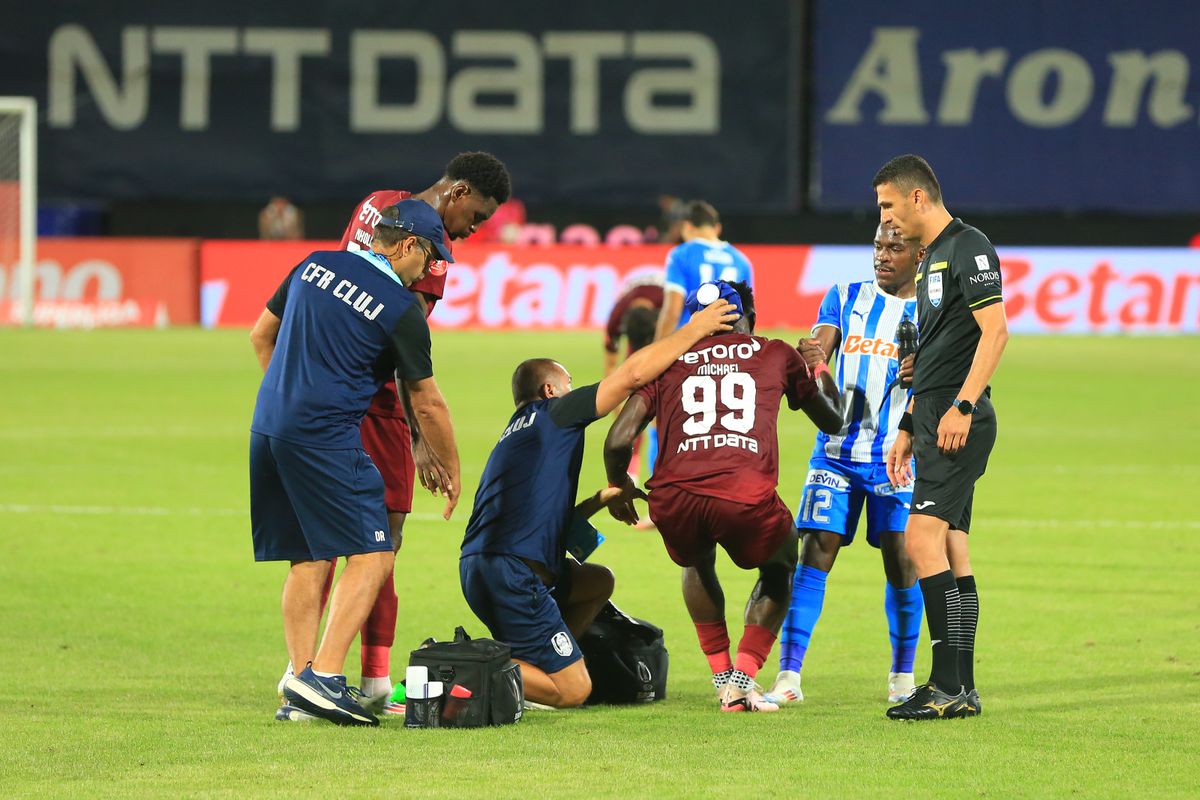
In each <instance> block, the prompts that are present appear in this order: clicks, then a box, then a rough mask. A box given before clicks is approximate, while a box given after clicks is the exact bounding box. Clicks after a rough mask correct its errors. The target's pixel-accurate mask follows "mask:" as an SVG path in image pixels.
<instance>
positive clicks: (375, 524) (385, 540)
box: [250, 433, 392, 561]
mask: <svg viewBox="0 0 1200 800" xmlns="http://www.w3.org/2000/svg"><path fill="white" fill-rule="evenodd" d="M250 526H251V529H252V530H253V532H254V560H255V561H323V560H325V559H329V558H337V557H338V556H353V555H358V554H359V553H377V552H385V551H389V550H391V549H392V534H391V530H390V529H389V528H388V518H387V508H386V507H385V506H384V502H383V478H382V476H380V474H379V470H377V469H375V465H374V464H373V463H371V457H370V456H368V455H367V454H366V453H364V452H363V451H362V450H360V449H355V450H318V449H316V448H312V447H305V446H303V445H298V444H292V443H291V442H285V441H283V440H282V439H273V438H271V437H270V436H264V435H262V434H261V433H251V434H250Z"/></svg>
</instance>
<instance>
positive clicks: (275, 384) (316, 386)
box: [250, 250, 433, 450]
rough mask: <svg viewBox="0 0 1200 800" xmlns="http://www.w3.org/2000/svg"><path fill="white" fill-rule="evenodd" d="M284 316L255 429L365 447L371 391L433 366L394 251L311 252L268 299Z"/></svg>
mask: <svg viewBox="0 0 1200 800" xmlns="http://www.w3.org/2000/svg"><path fill="white" fill-rule="evenodd" d="M267 309H268V310H269V311H270V312H271V313H272V314H274V315H276V316H277V317H279V318H280V319H281V320H282V322H281V324H280V328H279V336H278V339H277V340H276V343H275V352H274V353H273V354H272V356H271V362H270V364H269V365H268V366H267V371H266V374H265V375H264V376H263V380H262V385H261V386H260V387H259V390H258V400H257V401H256V402H255V404H254V420H253V422H252V423H251V425H250V430H252V431H253V432H255V433H261V434H264V435H266V436H271V437H274V438H277V439H283V440H285V441H288V442H292V443H294V444H300V445H306V446H308V447H316V448H323V449H330V450H333V449H337V450H341V449H359V448H361V447H362V437H361V435H360V434H359V431H358V426H359V423H360V422H362V418H363V415H364V414H365V413H366V411H367V407H368V406H369V405H370V404H371V397H372V396H374V394H375V393H376V392H377V391H378V390H379V387H380V386H382V385H383V384H384V383H385V382H387V381H388V380H390V378H391V376H392V375H393V373H394V374H395V375H396V377H397V378H398V379H400V380H413V381H415V380H421V379H423V378H428V377H430V376H431V375H433V362H432V360H431V358H430V352H429V325H428V324H427V323H426V321H425V315H424V314H423V313H422V311H421V307H420V305H419V304H418V303H417V301H416V298H414V297H413V294H412V293H411V292H410V291H409V290H408V289H406V288H405V287H404V284H403V283H401V282H400V279H399V277H398V276H397V275H396V273H395V272H393V271H392V268H391V266H390V265H389V264H388V262H387V260H386V259H385V258H383V257H382V256H379V255H377V254H374V253H369V252H349V251H345V250H335V251H319V252H316V253H312V254H311V255H309V256H308V257H307V258H305V259H304V260H303V261H301V262H300V264H298V265H297V266H296V267H295V269H293V270H292V271H291V273H290V274H289V275H288V276H287V278H286V279H285V280H284V281H283V283H282V284H280V286H279V289H278V290H277V291H276V292H275V294H274V296H273V297H271V299H270V300H269V301H267Z"/></svg>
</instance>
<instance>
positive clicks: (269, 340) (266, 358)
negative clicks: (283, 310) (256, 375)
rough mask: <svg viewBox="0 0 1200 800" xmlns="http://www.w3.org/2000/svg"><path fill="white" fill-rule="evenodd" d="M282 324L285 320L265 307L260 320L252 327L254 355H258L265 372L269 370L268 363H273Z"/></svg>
mask: <svg viewBox="0 0 1200 800" xmlns="http://www.w3.org/2000/svg"><path fill="white" fill-rule="evenodd" d="M282 324H283V320H281V319H280V318H279V317H277V316H275V315H274V314H272V313H271V312H270V310H269V309H265V308H264V309H263V312H262V314H259V316H258V321H257V322H255V323H254V327H253V328H251V329H250V344H251V345H253V346H254V355H255V356H257V357H258V364H259V366H261V367H262V369H263V372H266V371H267V365H268V364H270V363H271V355H272V354H273V353H274V352H275V342H276V340H278V338H279V326H280V325H282Z"/></svg>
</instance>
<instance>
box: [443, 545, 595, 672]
mask: <svg viewBox="0 0 1200 800" xmlns="http://www.w3.org/2000/svg"><path fill="white" fill-rule="evenodd" d="M458 574H459V579H460V580H461V581H462V590H463V596H464V597H465V598H467V605H469V606H470V607H471V610H472V611H474V612H475V616H477V617H479V619H480V621H482V622H483V624H484V625H486V626H487V628H488V630H489V631H491V633H492V638H493V639H495V640H496V641H498V642H504V643H505V644H507V645H508V646H509V647H511V648H512V657H513V658H516V659H520V660H521V661H525V662H527V663H529V664H532V665H533V666H535V667H537V668H538V669H540V670H542V671H543V672H545V673H546V674H548V675H553V674H554V673H556V672H560V671H562V670H564V669H566V668H567V667H569V666H571V665H572V664H574V663H575V662H576V661H578V660H579V659H581V658H583V654H582V653H580V652H579V643H578V642H576V641H575V637H574V636H572V635H571V632H570V631H569V630H567V623H565V622H563V618H562V611H560V610H559V608H558V604H557V603H556V602H554V597H553V595H552V594H551V590H550V588H549V587H548V586H546V584H544V583H542V581H541V579H540V578H538V576H537V575H536V574H534V571H533V570H532V569H530V567H529V565H528V564H526V563H525V562H524V561H522V560H521V559H519V558H517V557H516V556H507V555H495V554H491V553H477V554H475V555H468V556H463V557H462V559H461V560H460V561H459V562H458Z"/></svg>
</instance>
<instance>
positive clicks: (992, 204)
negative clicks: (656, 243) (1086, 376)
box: [809, 0, 1200, 212]
mask: <svg viewBox="0 0 1200 800" xmlns="http://www.w3.org/2000/svg"><path fill="white" fill-rule="evenodd" d="M1197 31H1200V3H1195V2H1178V1H1177V0H1142V2H1136V3H1134V2H1116V0H1107V1H1106V2H1086V0H1060V1H1059V2H1054V3H1048V2H1039V3H1013V2H1008V1H1007V0H1004V1H1001V0H977V1H976V2H969V3H964V2H961V1H959V2H948V1H947V0H937V1H936V2H929V3H919V4H915V5H914V4H898V3H895V2H888V1H886V0H859V2H855V3H844V2H837V0H814V13H813V34H812V35H813V41H812V45H813V61H812V64H813V68H812V75H813V82H814V85H815V97H814V103H815V107H814V108H813V109H812V119H813V125H814V128H813V136H814V147H813V154H814V168H813V170H812V175H811V180H810V182H809V190H810V196H811V200H812V202H813V204H814V205H815V206H817V207H819V208H822V209H826V210H844V209H855V208H862V207H864V206H871V205H872V204H873V201H874V195H873V193H872V190H871V178H872V176H873V174H874V171H875V170H876V169H877V168H878V167H879V166H880V165H882V164H883V163H884V162H885V161H887V159H888V158H890V157H892V156H894V155H898V154H900V153H910V152H911V153H919V154H921V155H923V156H925V157H926V158H927V159H928V160H929V161H930V163H931V164H932V165H933V167H934V170H935V171H936V172H937V174H938V177H939V178H940V180H941V182H942V186H943V190H944V192H945V196H946V201H947V205H948V206H949V207H950V208H951V209H969V208H975V209H995V210H1038V209H1068V210H1087V209H1103V210H1111V211H1124V212H1179V211H1197V210H1200V191H1197V186H1200V147H1198V146H1197V144H1198V143H1200V118H1198V114H1200V37H1198V36H1197V35H1196V34H1197Z"/></svg>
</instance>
